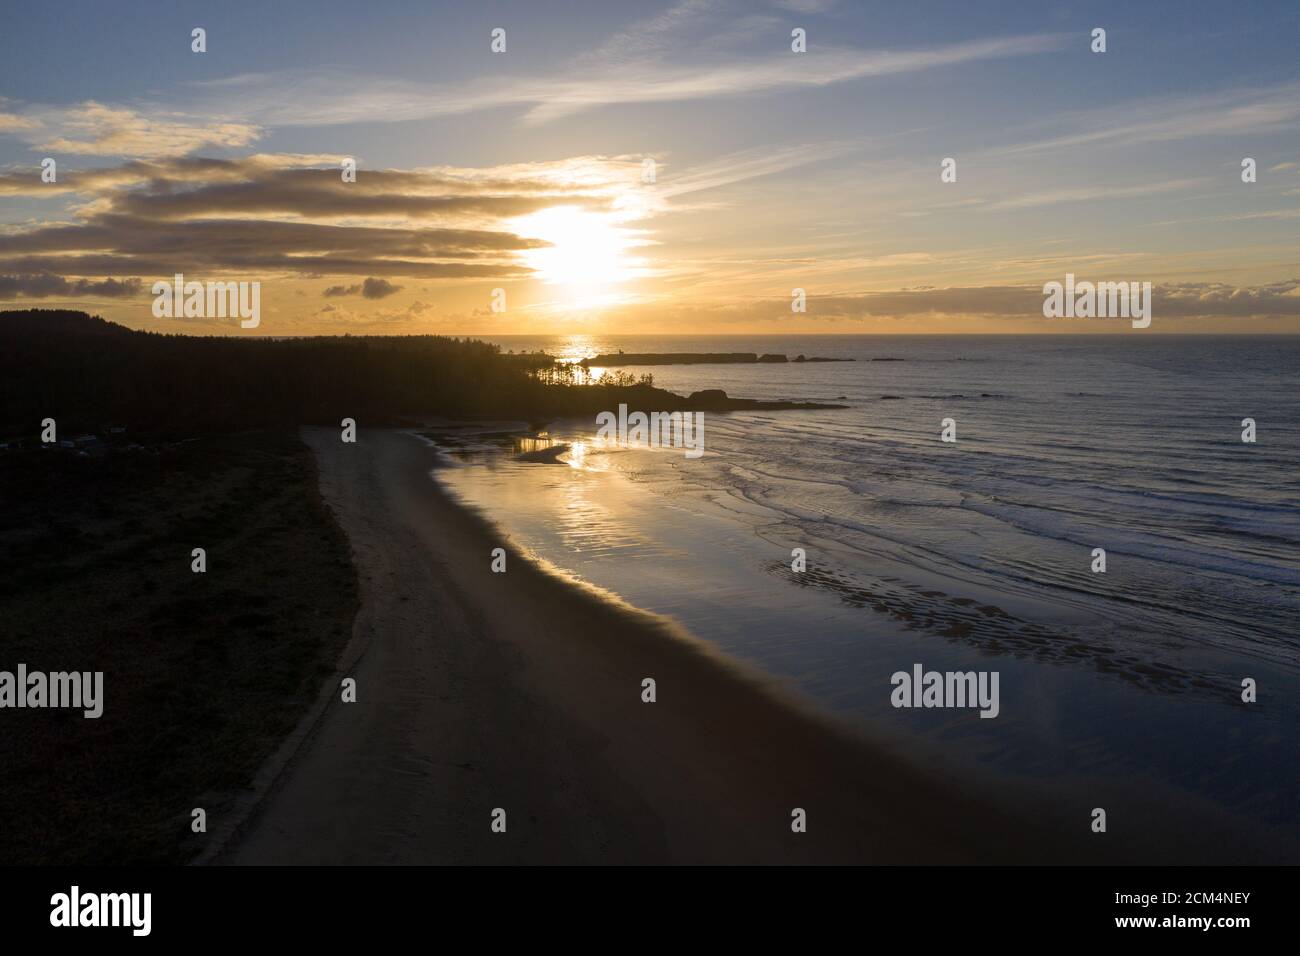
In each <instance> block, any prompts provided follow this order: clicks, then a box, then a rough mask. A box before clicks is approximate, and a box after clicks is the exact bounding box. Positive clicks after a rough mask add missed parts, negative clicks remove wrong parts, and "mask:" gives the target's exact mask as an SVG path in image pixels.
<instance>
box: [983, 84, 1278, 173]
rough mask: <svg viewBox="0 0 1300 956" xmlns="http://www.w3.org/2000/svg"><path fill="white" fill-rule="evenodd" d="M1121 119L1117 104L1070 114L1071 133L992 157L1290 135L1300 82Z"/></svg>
mask: <svg viewBox="0 0 1300 956" xmlns="http://www.w3.org/2000/svg"><path fill="white" fill-rule="evenodd" d="M1116 115H1117V113H1116V108H1115V107H1114V106H1105V107H1099V108H1096V109H1089V110H1080V111H1077V112H1074V113H1070V114H1066V115H1063V116H1061V117H1058V118H1057V120H1056V122H1057V123H1059V124H1061V125H1062V126H1063V128H1064V129H1066V130H1068V131H1069V132H1066V133H1064V134H1063V135H1060V136H1054V137H1048V138H1045V139H1037V140H1032V141H1029V142H1024V143H1018V144H1015V145H1011V146H1006V147H1003V148H1000V149H995V150H992V151H990V155H1007V154H1015V153H1032V152H1041V151H1045V150H1069V149H1073V148H1076V147H1079V146H1091V147H1096V146H1121V147H1132V146H1134V145H1137V144H1140V143H1160V142H1171V141H1175V140H1183V139H1193V138H1196V137H1204V136H1241V135H1244V134H1253V133H1268V132H1284V131H1289V130H1292V129H1294V128H1295V126H1296V124H1297V122H1300V83H1295V82H1292V83H1284V84H1279V85H1275V86H1269V87H1264V88H1262V89H1249V90H1231V91H1227V92H1222V93H1214V94H1203V95H1199V96H1190V97H1189V96H1183V97H1166V98H1161V99H1153V100H1147V101H1145V102H1136V103H1127V104H1125V105H1124V108H1123V117H1124V121H1123V122H1116Z"/></svg>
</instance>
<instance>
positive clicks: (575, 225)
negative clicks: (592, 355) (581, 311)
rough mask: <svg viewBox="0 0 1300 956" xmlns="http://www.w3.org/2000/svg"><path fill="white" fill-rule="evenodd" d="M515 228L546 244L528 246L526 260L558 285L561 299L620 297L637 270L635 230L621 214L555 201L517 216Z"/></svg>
mask: <svg viewBox="0 0 1300 956" xmlns="http://www.w3.org/2000/svg"><path fill="white" fill-rule="evenodd" d="M510 226H511V229H512V231H513V232H515V233H516V234H517V235H520V236H523V237H524V238H527V239H540V240H542V241H543V242H546V243H547V245H546V246H542V247H539V248H536V249H526V250H524V252H523V254H522V258H523V262H524V265H526V266H528V267H529V268H530V269H532V270H533V271H534V273H535V274H536V275H537V277H538V278H539V279H540V280H541V281H542V282H543V283H545V284H546V285H548V286H554V287H556V289H555V292H556V297H557V298H558V299H559V300H560V301H559V303H558V304H560V305H567V306H571V307H591V306H597V305H602V304H609V303H612V302H614V301H618V300H620V299H621V297H622V295H623V293H622V291H621V289H620V287H621V286H622V285H623V284H624V283H626V282H628V281H629V280H630V279H632V278H634V277H635V276H636V275H637V273H638V261H637V260H636V259H635V257H634V256H633V255H632V254H631V250H632V249H633V248H634V247H635V246H637V245H638V244H639V241H638V238H637V236H636V234H635V232H634V231H633V230H631V229H629V228H627V227H626V226H625V225H623V223H622V222H621V221H620V219H619V218H618V217H617V215H616V214H611V213H603V212H592V211H590V210H587V209H583V208H581V207H577V206H551V207H549V208H547V209H542V210H539V211H538V212H535V213H530V214H529V215H527V216H520V217H519V218H517V219H514V220H512V222H511V223H510Z"/></svg>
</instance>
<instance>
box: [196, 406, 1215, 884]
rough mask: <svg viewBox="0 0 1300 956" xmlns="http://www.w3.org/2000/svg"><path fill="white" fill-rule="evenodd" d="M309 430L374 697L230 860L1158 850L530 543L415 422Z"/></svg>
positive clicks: (1025, 856)
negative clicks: (358, 594)
mask: <svg viewBox="0 0 1300 956" xmlns="http://www.w3.org/2000/svg"><path fill="white" fill-rule="evenodd" d="M303 435H304V439H305V440H306V441H307V442H308V443H309V444H310V446H311V447H312V449H313V451H314V452H315V454H316V456H317V459H318V461H319V464H320V470H321V490H322V493H323V495H324V497H325V499H326V501H327V502H328V503H329V504H330V506H331V507H332V508H333V510H334V512H335V514H336V516H337V518H338V520H339V522H340V524H341V525H342V527H343V529H344V530H345V531H346V533H347V534H348V537H349V539H350V541H351V543H352V547H353V551H354V560H355V561H356V563H357V566H358V568H359V570H360V575H361V591H362V609H361V612H360V613H359V615H358V618H357V622H356V627H355V633H354V647H357V648H359V653H360V657H359V660H357V662H356V665H355V667H351V668H349V670H348V674H349V675H350V676H354V677H355V678H356V680H357V697H358V699H357V702H356V703H350V704H343V703H341V702H340V701H339V695H338V693H337V689H335V690H334V692H333V693H332V695H331V697H332V699H331V700H330V701H329V702H328V706H327V707H325V708H324V712H323V714H321V715H320V717H319V719H318V720H316V721H314V723H313V725H312V726H311V728H310V733H309V734H308V735H307V736H306V739H305V741H304V742H303V744H302V746H301V747H299V748H298V749H297V751H296V753H295V754H294V755H293V757H292V759H291V760H289V761H288V763H287V766H286V767H285V769H284V772H282V773H279V774H278V777H277V779H276V780H275V783H274V785H273V786H272V788H271V792H270V793H269V796H267V797H266V798H265V799H263V800H262V801H261V803H260V805H259V806H258V808H257V810H256V811H255V812H254V813H253V815H252V816H251V817H250V818H249V820H248V822H247V825H246V826H245V827H244V828H243V831H242V833H241V835H240V836H239V837H238V839H236V840H234V841H232V843H231V845H230V846H229V847H228V848H227V850H226V852H224V853H222V854H221V856H220V857H219V859H220V861H221V862H233V863H556V862H568V863H665V862H679V863H687V862H691V863H810V862H835V863H848V862H856V863H1010V862H1101V861H1103V860H1106V861H1114V862H1121V861H1144V862H1145V861H1151V862H1155V861H1154V860H1152V857H1151V854H1150V853H1149V852H1144V851H1143V849H1142V847H1141V846H1140V845H1139V841H1134V840H1132V839H1128V840H1124V841H1116V840H1105V839H1104V838H1103V839H1101V840H1098V839H1095V838H1092V839H1090V837H1092V835H1091V834H1089V833H1088V831H1087V808H1082V809H1080V808H1077V807H1070V808H1064V807H1062V808H1059V813H1054V814H1053V815H1052V816H1053V819H1048V818H1047V817H1045V816H1044V815H1042V814H1041V813H1039V814H1038V815H1035V816H1027V815H1026V814H1025V813H1024V812H1023V811H1024V808H1023V807H1020V808H1012V807H1008V806H995V805H993V804H991V803H986V802H981V801H980V800H979V799H978V798H976V797H973V796H972V795H970V794H969V793H965V792H962V791H961V789H960V788H959V787H955V786H953V785H952V784H951V783H947V782H942V781H940V780H938V779H937V778H934V777H931V776H929V775H928V774H927V773H925V772H922V771H921V770H918V769H916V768H913V767H911V766H909V765H907V764H906V763H905V762H904V761H901V760H899V759H897V758H895V757H892V756H889V755H887V754H885V753H883V752H880V751H878V750H876V749H874V748H872V747H870V746H868V745H867V744H866V743H865V742H864V741H863V740H861V739H859V738H858V737H857V736H856V735H855V734H854V733H852V732H850V731H848V730H846V729H844V728H841V727H839V726H838V725H836V724H834V723H832V722H830V721H828V720H825V719H823V718H822V717H820V716H818V715H817V714H816V713H814V712H813V711H812V710H810V709H808V708H806V707H805V706H803V705H802V704H800V703H798V702H796V701H793V700H792V699H791V698H789V697H787V696H786V695H785V694H784V692H783V691H781V690H780V689H778V688H777V687H776V685H774V684H771V683H769V682H767V681H765V680H763V679H761V678H758V677H757V676H756V675H754V674H751V673H747V672H746V671H745V670H744V669H743V668H739V667H737V666H734V665H732V664H730V663H729V662H727V661H725V660H723V659H722V658H720V657H718V656H716V655H714V654H712V653H710V652H709V651H708V650H707V649H705V648H703V647H702V646H701V645H700V644H699V643H698V642H695V641H693V640H692V639H691V638H689V637H688V636H686V635H684V634H682V633H680V632H679V631H677V630H676V629H674V628H673V627H672V626H671V625H669V624H668V623H666V622H664V621H662V620H661V619H659V618H655V617H652V616H650V615H647V614H644V613H641V612H639V611H636V610H634V609H630V608H626V607H622V606H618V605H617V604H616V603H612V602H610V601H608V600H606V599H604V598H603V597H601V596H599V595H597V594H595V593H592V592H588V591H586V590H584V589H582V588H580V587H578V586H575V585H573V584H572V583H570V582H568V581H565V580H562V579H561V578H560V577H558V576H557V575H555V574H553V573H551V572H549V571H547V570H545V569H542V568H539V567H537V566H536V565H534V564H532V563H530V562H529V561H528V560H527V559H526V557H525V556H523V555H520V554H519V553H517V552H516V551H514V549H513V548H512V546H511V544H510V542H509V541H508V540H505V539H504V538H503V537H502V535H501V534H500V533H499V532H497V531H496V530H495V529H494V528H493V527H492V525H491V524H490V523H489V522H487V521H486V520H485V519H484V518H482V517H480V516H478V515H475V514H473V513H471V512H470V511H468V510H466V509H464V508H462V507H460V506H458V505H456V504H454V503H452V502H451V501H450V500H449V498H448V497H447V496H446V494H445V493H444V492H442V491H441V490H440V489H439V488H438V486H437V485H436V483H435V482H433V481H432V480H431V479H430V478H429V474H428V472H429V470H430V468H431V467H432V466H433V465H434V464H435V461H436V457H437V456H436V452H435V451H434V450H433V449H432V448H430V447H428V446H427V445H426V444H423V443H422V442H421V441H420V440H418V439H416V438H415V437H413V436H411V435H408V434H405V433H402V432H396V431H363V432H362V433H361V435H360V436H359V441H358V443H357V444H355V445H345V444H343V443H341V442H340V441H339V440H338V433H337V431H336V430H328V429H326V430H319V429H308V430H305V431H304V433H303ZM495 547H504V548H505V549H506V551H507V553H508V555H509V557H508V562H509V563H508V570H507V572H506V573H505V574H494V573H492V572H491V570H490V567H489V565H490V561H491V557H490V552H491V550H492V549H493V548H495ZM645 677H653V678H654V679H655V681H656V682H657V690H658V701H657V702H656V703H653V704H647V703H643V702H642V700H641V682H642V679H643V678H645ZM498 807H500V808H504V809H505V810H506V812H507V832H506V833H505V834H496V833H493V832H492V830H491V828H490V822H491V814H492V811H493V810H494V808H498ZM796 807H799V808H803V809H804V810H806V812H807V818H808V828H807V832H806V833H798V834H796V833H793V832H791V827H790V820H791V811H792V809H794V808H796ZM1040 810H1041V808H1040ZM1067 832H1068V833H1069V834H1070V836H1069V838H1068V839H1066V838H1064V837H1062V836H1061V834H1062V833H1067ZM1140 842H1145V841H1140ZM1149 849H1150V847H1149V846H1148V847H1147V850H1148V851H1149ZM1188 855H1189V856H1192V855H1193V854H1191V853H1190V852H1189V854H1188Z"/></svg>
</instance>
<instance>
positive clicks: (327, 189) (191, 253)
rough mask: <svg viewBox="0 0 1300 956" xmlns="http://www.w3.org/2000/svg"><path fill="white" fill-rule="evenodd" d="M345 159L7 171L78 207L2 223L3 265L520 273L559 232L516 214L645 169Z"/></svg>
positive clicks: (611, 161) (604, 200) (624, 182)
mask: <svg viewBox="0 0 1300 956" xmlns="http://www.w3.org/2000/svg"><path fill="white" fill-rule="evenodd" d="M321 159H324V160H325V162H327V163H329V164H330V167H332V168H330V167H325V166H322V165H318V164H317V161H318V160H321ZM337 160H338V157H313V156H307V157H302V156H292V155H290V156H277V155H256V156H250V157H245V158H242V159H211V158H200V157H170V158H164V159H155V160H148V161H145V160H132V161H128V162H125V163H122V164H120V165H118V166H113V167H107V168H99V169H92V170H65V171H62V172H61V174H60V177H59V180H60V181H59V183H57V184H43V183H41V182H40V179H39V176H36V175H33V173H32V172H31V171H30V170H22V171H9V172H5V173H3V174H0V193H3V194H8V195H27V196H37V197H39V196H50V195H64V196H68V195H71V196H72V197H74V201H75V202H76V203H78V205H74V206H72V207H71V209H70V211H71V213H72V215H73V216H74V217H75V218H74V219H73V220H72V221H63V222H59V221H50V220H49V219H46V220H45V221H44V222H39V223H35V224H31V225H27V226H23V227H15V228H12V229H9V230H6V231H4V232H0V274H8V275H15V276H36V275H50V276H64V277H69V278H77V277H86V276H97V275H104V274H108V275H113V274H116V275H119V276H120V275H123V274H125V275H131V276H153V277H160V276H162V277H165V276H171V275H174V274H176V273H178V272H182V273H186V274H192V275H194V276H195V277H196V278H203V277H212V276H218V277H221V276H228V275H232V274H238V275H249V276H253V277H256V278H266V277H272V276H275V275H285V274H289V275H297V276H300V277H304V278H305V277H318V276H358V277H364V279H358V280H356V282H355V283H342V284H341V285H339V286H336V287H331V289H330V291H329V294H331V295H333V294H351V295H360V296H362V297H363V298H366V299H371V300H378V299H382V298H385V297H387V296H389V295H392V294H393V293H394V292H396V291H397V290H398V289H399V288H400V286H399V285H398V284H396V283H395V282H394V281H393V280H394V279H396V278H397V277H409V278H420V279H519V278H524V277H526V276H528V275H529V274H530V273H531V270H530V269H529V268H528V267H527V266H526V265H525V264H524V261H523V259H522V257H521V256H522V253H524V252H525V251H527V250H530V249H537V248H543V247H545V246H547V245H548V243H547V242H545V241H543V240H542V239H538V238H528V237H524V236H520V235H517V234H516V233H515V232H514V231H512V229H511V228H510V227H509V225H508V224H509V223H510V222H512V221H514V219H515V217H518V216H520V215H523V214H526V213H530V212H534V211H536V210H538V209H541V208H546V207H549V206H555V205H569V206H572V205H579V206H584V205H585V206H592V207H599V208H606V207H608V206H609V205H610V204H611V203H612V202H613V201H614V200H615V198H616V197H617V196H618V195H620V194H621V193H622V192H625V191H626V190H627V189H628V188H630V184H631V183H635V182H639V173H640V161H639V159H638V158H632V157H613V158H606V157H574V158H571V159H566V160H560V161H556V162H553V163H529V164H514V165H506V166H497V167H487V168H472V167H471V168H462V167H436V168H429V169H416V170H393V169H376V170H365V169H363V170H361V171H360V173H359V175H358V179H357V181H356V182H353V183H345V182H343V179H342V176H341V174H340V169H339V167H338V166H337V165H336V162H337ZM55 186H57V189H54V190H52V191H51V192H46V191H45V189H49V188H51V187H55ZM628 215H631V214H628Z"/></svg>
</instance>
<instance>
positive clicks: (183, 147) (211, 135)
mask: <svg viewBox="0 0 1300 956" xmlns="http://www.w3.org/2000/svg"><path fill="white" fill-rule="evenodd" d="M32 113H34V115H31V114H30V113H29V115H25V116H22V117H18V118H17V119H18V122H19V124H21V125H12V124H11V125H8V126H6V125H5V124H4V122H3V121H2V120H0V129H7V130H15V131H18V132H20V133H21V134H23V136H24V138H25V139H27V140H28V141H29V142H32V143H34V144H35V145H36V146H37V148H39V149H42V150H47V151H49V152H53V153H71V154H75V155H80V156H148V157H160V156H183V155H185V154H188V153H193V152H196V151H197V150H200V149H204V148H207V147H222V148H230V149H239V148H242V147H245V146H248V145H250V144H252V143H253V142H255V141H256V140H257V139H258V137H259V136H260V135H261V130H260V129H259V128H258V127H257V126H255V125H252V124H250V123H242V122H238V121H233V120H226V119H222V118H220V117H205V118H203V119H198V118H195V117H192V116H187V115H184V114H180V113H175V112H165V113H161V114H160V113H159V112H156V111H150V113H149V115H147V116H146V115H145V114H143V113H141V112H138V111H136V110H134V109H130V108H126V107H113V106H106V105H105V104H103V103H97V102H95V101H93V100H88V101H86V102H84V103H81V104H78V105H76V106H71V107H59V108H47V109H36V110H34V111H32Z"/></svg>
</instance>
